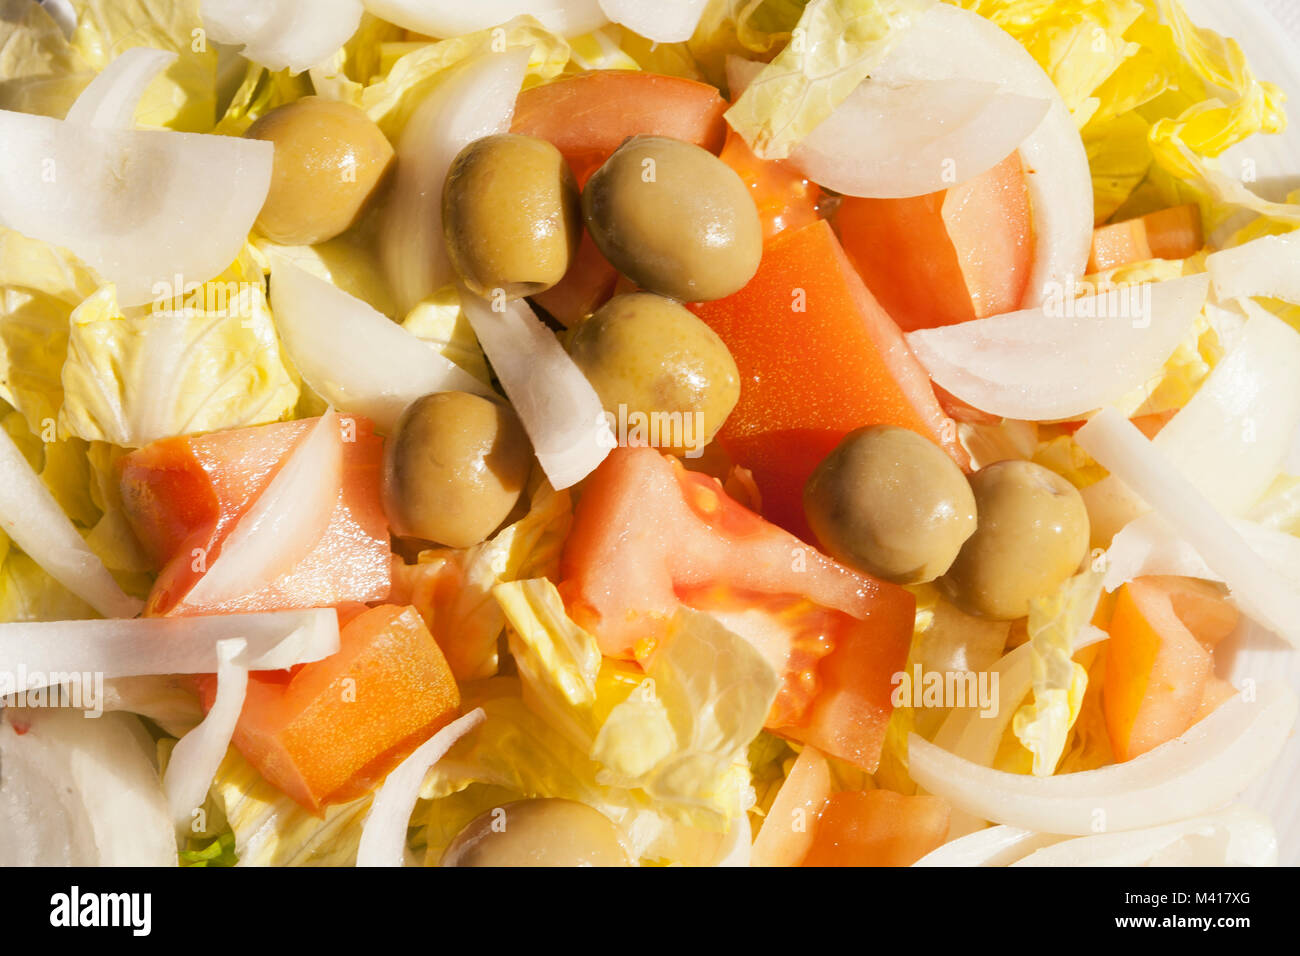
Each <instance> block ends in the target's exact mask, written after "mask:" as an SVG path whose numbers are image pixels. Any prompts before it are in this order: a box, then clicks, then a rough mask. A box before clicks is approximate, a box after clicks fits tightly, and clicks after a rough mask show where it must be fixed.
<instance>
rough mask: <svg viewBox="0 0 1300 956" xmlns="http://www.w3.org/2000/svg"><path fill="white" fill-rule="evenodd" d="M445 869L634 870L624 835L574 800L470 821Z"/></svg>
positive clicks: (509, 807) (525, 804)
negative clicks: (512, 867) (610, 867)
mask: <svg viewBox="0 0 1300 956" xmlns="http://www.w3.org/2000/svg"><path fill="white" fill-rule="evenodd" d="M440 865H442V866H630V865H631V863H630V862H629V860H628V855H627V850H625V849H624V847H623V842H622V839H621V838H620V833H619V829H618V827H617V826H615V825H614V824H613V823H612V822H611V821H610V820H609V818H608V817H606V816H605V815H604V814H602V813H600V812H599V811H598V810H594V809H592V808H591V807H589V806H587V805H586V804H585V803H578V802H576V801H573V800H559V799H535V800H521V801H519V802H518V803H507V804H506V805H505V806H503V807H496V808H494V809H492V810H489V811H488V812H487V813H484V814H482V815H480V816H478V817H475V818H474V819H473V820H471V821H470V822H469V823H468V824H467V825H466V826H465V829H463V830H461V831H460V833H459V834H458V835H457V836H456V839H454V840H452V842H451V845H450V846H448V847H447V849H446V850H445V851H444V852H443V854H442V860H441V863H440Z"/></svg>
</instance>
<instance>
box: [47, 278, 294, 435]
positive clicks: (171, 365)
mask: <svg viewBox="0 0 1300 956" xmlns="http://www.w3.org/2000/svg"><path fill="white" fill-rule="evenodd" d="M222 285H223V284H221V283H208V284H207V285H206V286H204V287H203V290H201V292H200V293H196V295H203V294H204V293H206V292H207V291H208V290H215V289H220V288H222ZM212 304H214V305H216V306H217V307H216V308H212V309H208V308H205V307H202V306H198V307H188V306H187V307H184V308H182V309H180V310H178V311H171V310H170V308H169V309H168V310H167V311H161V312H156V313H155V312H151V311H149V310H147V309H146V310H128V311H129V312H130V313H131V314H130V315H127V314H123V312H122V311H121V310H119V309H118V307H117V296H116V293H115V291H114V289H113V287H112V286H105V287H104V288H103V289H101V290H99V291H98V292H96V293H95V294H94V295H92V296H91V297H90V298H88V299H86V301H85V302H83V303H82V304H81V305H79V306H78V307H77V308H76V310H75V311H74V312H73V313H72V317H71V323H72V325H71V332H70V337H69V343H68V357H67V361H66V362H65V363H64V365H63V372H62V379H63V390H64V404H63V408H62V410H61V412H60V416H59V422H60V426H61V427H62V428H63V429H65V430H66V432H67V433H68V434H71V435H75V436H77V437H80V438H84V439H86V440H88V441H108V442H113V443H114V444H117V445H125V446H129V447H138V446H141V445H146V444H148V443H149V442H151V441H154V440H156V439H159V438H168V437H172V436H175V435H186V434H191V433H194V432H205V431H216V430H218V429H224V428H240V427H243V426H247V425H260V424H263V423H266V422H273V421H278V420H279V419H281V418H284V417H285V416H286V415H288V414H289V413H290V412H291V411H292V410H293V407H294V405H295V404H296V403H297V401H298V388H297V386H296V385H295V384H294V382H293V379H292V378H291V377H290V375H289V372H288V370H287V369H286V367H285V364H284V362H283V360H282V358H281V355H280V345H279V340H278V339H277V338H276V334H275V326H274V324H273V322H272V320H271V313H270V309H269V308H268V307H267V303H266V296H265V294H264V293H263V292H262V288H261V285H260V283H246V284H243V285H242V286H237V287H236V290H235V291H233V294H231V295H230V297H229V299H228V300H227V301H224V302H216V301H215V300H214V302H213V303H212Z"/></svg>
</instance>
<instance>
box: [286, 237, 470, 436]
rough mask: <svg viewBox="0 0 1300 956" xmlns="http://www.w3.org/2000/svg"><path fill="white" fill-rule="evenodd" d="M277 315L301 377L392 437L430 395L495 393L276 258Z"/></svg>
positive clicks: (337, 292) (363, 308)
mask: <svg viewBox="0 0 1300 956" xmlns="http://www.w3.org/2000/svg"><path fill="white" fill-rule="evenodd" d="M271 263H272V265H271V308H272V311H273V312H274V313H275V324H276V328H278V329H279V331H280V335H281V337H282V338H283V340H284V346H285V349H286V350H287V351H288V353H289V357H290V358H291V359H292V360H293V364H294V365H295V366H296V367H297V369H298V372H299V373H300V374H301V375H302V377H303V379H304V380H305V381H306V382H307V384H308V385H310V386H311V387H312V389H314V390H315V391H316V393H317V394H318V395H320V396H321V397H322V398H324V399H325V400H326V401H328V402H329V403H330V404H332V405H334V406H335V407H336V408H339V409H342V410H343V411H345V412H350V413H352V414H354V415H364V416H365V417H366V418H368V419H370V420H371V421H373V422H374V423H375V424H376V425H377V426H378V428H379V430H380V431H381V432H390V431H392V429H393V426H394V425H395V424H396V423H397V419H398V416H400V415H401V414H402V410H403V409H404V408H406V406H407V405H409V404H410V403H411V402H413V401H415V400H416V399H417V398H420V397H421V396H423V395H428V394H430V393H431V392H451V391H456V392H471V393H473V394H475V395H491V394H492V390H491V389H490V388H489V387H488V386H487V385H485V384H483V383H482V382H480V381H479V380H478V379H477V378H475V377H474V376H473V375H470V374H469V373H468V372H466V371H465V370H464V369H462V368H460V367H459V366H458V365H456V364H455V363H453V362H451V361H450V360H448V359H446V358H444V357H443V356H442V355H441V354H439V353H438V352H437V351H436V350H435V349H434V347H433V346H432V345H430V344H429V343H427V342H424V341H422V340H421V339H419V338H417V337H416V336H414V335H412V334H411V333H410V332H408V331H406V330H405V329H404V328H402V327H401V326H400V325H397V324H396V323H395V322H391V321H389V319H388V318H387V317H386V316H384V315H382V314H380V313H379V312H377V311H375V310H374V309H372V308H371V307H370V306H369V305H367V304H366V303H364V302H362V301H361V300H360V299H357V298H354V297H353V296H350V295H348V294H347V293H346V292H344V291H343V290H342V289H340V288H338V287H337V286H335V285H334V284H333V283H330V282H326V281H325V280H324V279H320V278H318V277H316V276H314V275H312V274H311V273H309V272H306V271H304V270H303V269H300V268H299V267H298V266H295V265H294V264H293V263H291V262H290V261H289V260H288V259H286V258H284V257H283V256H279V255H273V256H272V257H271Z"/></svg>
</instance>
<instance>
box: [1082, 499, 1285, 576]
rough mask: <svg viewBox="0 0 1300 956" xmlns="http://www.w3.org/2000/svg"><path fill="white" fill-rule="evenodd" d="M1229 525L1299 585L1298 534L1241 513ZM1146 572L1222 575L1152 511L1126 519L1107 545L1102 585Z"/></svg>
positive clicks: (1275, 568)
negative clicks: (1245, 519) (1132, 518)
mask: <svg viewBox="0 0 1300 956" xmlns="http://www.w3.org/2000/svg"><path fill="white" fill-rule="evenodd" d="M1232 527H1233V528H1234V529H1236V531H1237V533H1238V534H1239V535H1241V537H1242V539H1243V540H1244V541H1245V542H1246V544H1248V545H1249V546H1250V548H1251V550H1252V551H1254V552H1255V553H1256V554H1257V555H1259V556H1260V558H1262V559H1263V560H1264V561H1265V562H1266V563H1267V564H1268V565H1269V566H1270V567H1272V568H1273V569H1274V570H1276V571H1277V572H1278V574H1280V575H1281V576H1282V577H1284V578H1286V579H1287V580H1288V581H1290V582H1291V585H1292V587H1294V588H1296V589H1298V590H1300V538H1297V537H1296V536H1295V535H1293V534H1288V533H1286V532H1285V531H1278V530H1277V529H1276V528H1269V527H1266V526H1264V525H1260V524H1256V523H1255V522H1253V521H1243V520H1241V519H1240V518H1238V519H1234V520H1233V521H1232ZM1149 574H1173V575H1179V576H1181V577H1189V578H1203V579H1205V580H1207V581H1222V580H1223V578H1222V576H1220V575H1219V574H1218V573H1216V572H1215V571H1213V570H1211V569H1210V566H1209V565H1208V564H1206V563H1205V561H1204V560H1203V559H1202V558H1201V556H1200V555H1199V554H1198V553H1197V551H1196V549H1195V548H1193V547H1192V546H1191V545H1190V544H1188V543H1187V542H1186V541H1184V540H1182V539H1181V538H1179V537H1178V535H1176V534H1175V533H1174V532H1173V530H1172V529H1171V528H1170V527H1169V524H1168V523H1167V522H1166V521H1165V519H1164V518H1162V517H1161V516H1160V515H1159V514H1156V513H1154V512H1152V513H1148V514H1144V515H1143V516H1142V517H1140V518H1138V519H1136V520H1135V521H1132V522H1130V523H1129V524H1128V525H1127V526H1125V527H1124V529H1123V530H1121V531H1120V533H1119V534H1117V535H1115V539H1114V540H1113V541H1112V542H1111V544H1110V547H1109V548H1108V549H1107V550H1106V576H1105V579H1104V585H1105V588H1106V590H1107V591H1114V590H1115V589H1116V588H1118V587H1119V586H1120V585H1121V584H1124V583H1125V582H1126V581H1131V580H1133V579H1134V578H1139V577H1143V576H1145V575H1149Z"/></svg>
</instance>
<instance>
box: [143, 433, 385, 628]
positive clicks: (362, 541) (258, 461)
mask: <svg viewBox="0 0 1300 956" xmlns="http://www.w3.org/2000/svg"><path fill="white" fill-rule="evenodd" d="M315 421H316V419H304V420H301V421H293V422H278V423H274V424H270V425H258V426H254V427H251V428H239V429H232V430H229V431H222V432H213V433H210V434H207V435H191V436H185V437H180V438H168V439H163V440H162V441H157V442H154V443H152V444H150V445H146V446H145V447H144V448H140V449H137V450H136V451H134V452H132V453H131V454H129V455H126V456H125V457H123V458H122V460H121V461H120V462H119V465H118V468H119V471H118V479H119V487H120V488H121V492H122V503H123V508H124V510H125V513H126V517H127V520H128V522H129V523H130V525H131V528H132V530H133V531H134V532H135V534H136V537H137V538H138V539H139V540H140V542H141V545H142V546H143V547H144V550H145V552H146V553H147V554H149V555H150V556H151V557H152V558H153V559H154V561H155V562H156V563H157V567H158V568H159V569H160V573H159V576H158V580H157V581H156V582H155V584H154V587H153V590H152V591H151V592H150V595H149V600H148V603H147V606H146V612H145V613H146V614H150V615H167V614H196V613H197V614H207V613H233V612H236V611H272V610H286V609H290V608H303V607H321V606H326V605H333V604H339V603H342V602H346V601H354V602H369V601H378V600H382V599H383V598H385V597H387V595H388V591H389V589H390V586H391V578H390V574H391V552H390V550H389V539H388V522H387V519H386V518H385V517H384V512H383V507H382V505H381V503H380V494H379V489H380V474H381V468H382V461H383V442H382V440H381V439H380V438H379V437H378V436H377V435H375V434H374V429H373V426H371V424H370V423H369V422H368V421H366V420H365V419H362V418H353V419H352V421H353V422H354V424H355V433H354V434H353V435H352V437H354V438H355V440H353V441H345V442H344V443H343V455H344V465H343V487H342V488H341V489H340V491H339V501H338V504H337V505H336V506H335V509H334V513H333V515H332V516H331V518H330V523H329V525H328V526H327V527H326V528H324V529H322V534H321V539H320V541H318V542H317V544H316V546H315V547H314V548H313V549H312V550H311V551H310V552H309V553H308V554H307V555H306V556H305V557H304V558H303V559H302V560H301V561H300V562H299V563H298V564H297V565H295V566H294V567H292V568H285V569H284V570H283V571H282V573H281V574H280V575H278V576H277V577H275V578H274V579H272V580H269V581H268V582H267V583H266V586H265V587H264V588H262V589H261V590H259V591H257V592H256V593H254V594H249V595H243V596H241V597H240V598H237V599H235V600H234V601H231V602H226V603H223V604H222V605H220V606H212V607H208V606H199V607H190V606H188V605H187V606H186V607H184V608H183V609H182V608H180V607H179V605H180V603H181V602H182V600H183V599H184V598H185V596H186V595H187V594H188V593H189V591H190V589H191V588H192V587H193V586H194V584H195V583H196V582H197V581H198V579H199V577H200V576H201V575H202V568H203V566H204V565H203V564H198V565H196V563H195V554H196V552H198V553H200V554H202V555H215V554H219V552H220V547H221V543H222V542H223V541H224V540H225V538H226V536H227V535H228V534H229V533H230V531H231V529H232V528H233V527H234V526H235V524H236V523H237V522H238V520H239V518H240V517H241V516H242V515H243V514H244V513H245V512H247V511H248V509H249V508H250V507H251V506H252V504H253V502H254V501H255V500H256V499H257V497H258V495H259V494H261V492H262V491H263V490H264V489H265V488H266V487H267V485H269V484H270V482H271V480H272V478H273V477H274V476H275V474H276V472H277V470H278V469H279V467H280V466H281V465H282V464H283V462H284V461H285V460H286V458H287V457H288V455H289V454H290V453H291V451H292V450H293V448H294V446H295V444H296V443H297V441H299V440H300V439H301V438H302V436H303V435H305V434H306V433H307V431H308V429H310V428H311V427H312V425H313V424H314V423H315ZM196 567H197V568H198V570H196Z"/></svg>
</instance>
